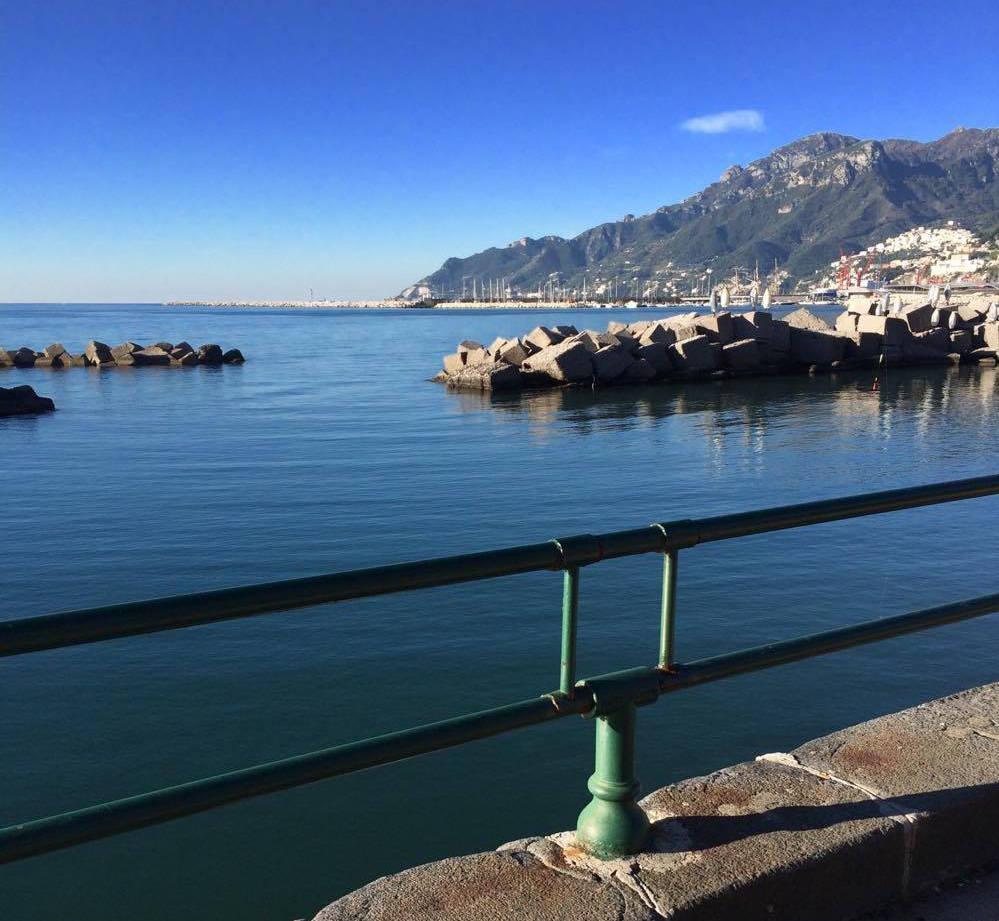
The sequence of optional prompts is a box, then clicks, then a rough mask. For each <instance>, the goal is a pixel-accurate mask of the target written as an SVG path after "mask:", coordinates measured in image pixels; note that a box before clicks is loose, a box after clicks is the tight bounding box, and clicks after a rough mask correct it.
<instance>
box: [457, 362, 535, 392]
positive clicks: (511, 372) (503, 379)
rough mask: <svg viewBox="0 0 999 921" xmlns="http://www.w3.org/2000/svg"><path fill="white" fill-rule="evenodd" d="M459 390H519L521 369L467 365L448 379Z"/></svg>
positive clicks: (501, 365) (496, 365)
mask: <svg viewBox="0 0 999 921" xmlns="http://www.w3.org/2000/svg"><path fill="white" fill-rule="evenodd" d="M447 384H448V386H449V387H452V388H455V389H458V390H519V389H520V387H521V376H520V368H517V367H515V366H514V365H506V364H477V365H466V366H465V367H464V368H462V369H461V370H460V371H459V372H458V373H457V374H454V375H452V376H451V377H449V378H448V379H447Z"/></svg>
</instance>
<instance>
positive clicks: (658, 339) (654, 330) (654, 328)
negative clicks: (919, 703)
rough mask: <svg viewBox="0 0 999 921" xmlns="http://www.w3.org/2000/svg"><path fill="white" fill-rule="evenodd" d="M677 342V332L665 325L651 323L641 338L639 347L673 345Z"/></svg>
mask: <svg viewBox="0 0 999 921" xmlns="http://www.w3.org/2000/svg"><path fill="white" fill-rule="evenodd" d="M676 340H677V334H676V330H675V329H674V328H673V327H671V326H667V325H666V324H665V323H650V324H649V325H648V326H647V327H646V328H645V330H644V331H643V332H642V334H641V336H639V339H638V343H639V345H653V344H655V343H659V344H660V345H672V344H673V343H674V342H676Z"/></svg>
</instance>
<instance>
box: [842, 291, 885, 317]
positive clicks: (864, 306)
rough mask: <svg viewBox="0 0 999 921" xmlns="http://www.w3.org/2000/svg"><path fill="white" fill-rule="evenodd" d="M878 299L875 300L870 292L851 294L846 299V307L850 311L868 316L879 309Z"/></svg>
mask: <svg viewBox="0 0 999 921" xmlns="http://www.w3.org/2000/svg"><path fill="white" fill-rule="evenodd" d="M877 307H878V305H877V301H875V300H874V298H873V297H871V296H870V295H869V294H851V295H850V296H849V297H848V298H847V299H846V309H847V311H848V312H849V313H855V314H857V315H858V316H866V315H870V314H873V313H874V311H875V310H877Z"/></svg>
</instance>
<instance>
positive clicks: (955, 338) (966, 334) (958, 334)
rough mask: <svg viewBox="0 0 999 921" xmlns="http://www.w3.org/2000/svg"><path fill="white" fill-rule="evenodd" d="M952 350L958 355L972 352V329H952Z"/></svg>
mask: <svg viewBox="0 0 999 921" xmlns="http://www.w3.org/2000/svg"><path fill="white" fill-rule="evenodd" d="M949 338H950V350H951V351H952V352H956V353H957V354H958V355H963V354H964V353H965V352H970V351H971V350H972V348H973V347H974V343H973V341H972V338H973V337H972V335H971V330H970V329H954V330H951V331H950V336H949Z"/></svg>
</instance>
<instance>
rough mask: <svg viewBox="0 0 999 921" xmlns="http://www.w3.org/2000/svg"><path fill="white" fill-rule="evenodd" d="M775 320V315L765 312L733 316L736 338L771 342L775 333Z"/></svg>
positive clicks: (758, 311)
mask: <svg viewBox="0 0 999 921" xmlns="http://www.w3.org/2000/svg"><path fill="white" fill-rule="evenodd" d="M773 319H774V318H773V315H772V314H770V313H768V312H767V311H765V310H751V311H750V312H749V313H736V314H733V315H732V322H733V324H734V332H735V338H736V339H766V340H769V339H770V337H771V334H772V332H773Z"/></svg>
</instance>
